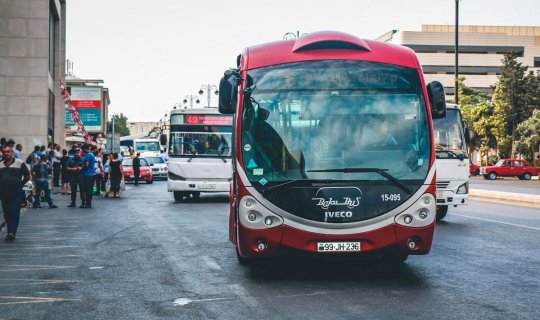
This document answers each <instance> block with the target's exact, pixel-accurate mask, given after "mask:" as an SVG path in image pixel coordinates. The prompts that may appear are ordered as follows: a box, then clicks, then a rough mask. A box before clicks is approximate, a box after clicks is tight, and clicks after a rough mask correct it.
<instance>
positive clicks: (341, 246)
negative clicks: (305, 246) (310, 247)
mask: <svg viewBox="0 0 540 320" xmlns="http://www.w3.org/2000/svg"><path fill="white" fill-rule="evenodd" d="M317 251H318V252H357V251H360V242H319V243H317Z"/></svg>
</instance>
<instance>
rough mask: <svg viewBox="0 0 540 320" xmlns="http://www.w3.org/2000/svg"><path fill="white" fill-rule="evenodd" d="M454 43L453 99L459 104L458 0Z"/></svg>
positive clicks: (457, 0)
mask: <svg viewBox="0 0 540 320" xmlns="http://www.w3.org/2000/svg"><path fill="white" fill-rule="evenodd" d="M455 29H456V30H455V33H456V43H455V48H454V50H455V57H456V62H455V63H456V66H455V72H454V73H455V79H454V100H455V103H456V104H459V93H458V84H459V59H458V56H459V0H456V27H455Z"/></svg>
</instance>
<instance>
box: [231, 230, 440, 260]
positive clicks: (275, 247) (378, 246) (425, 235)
mask: <svg viewBox="0 0 540 320" xmlns="http://www.w3.org/2000/svg"><path fill="white" fill-rule="evenodd" d="M434 231H435V223H432V224H431V225H428V226H427V227H423V228H411V227H405V226H402V225H398V224H390V225H387V226H385V227H382V228H380V229H377V230H372V231H368V232H364V233H357V234H346V235H335V234H319V233H312V232H307V231H303V230H298V229H295V228H292V227H290V226H287V225H281V226H278V227H274V228H268V229H250V228H247V227H245V226H243V225H242V224H241V223H239V224H238V241H237V246H238V251H239V254H240V255H241V256H242V257H270V256H279V255H282V254H284V253H290V252H295V251H296V252H297V253H302V252H304V253H312V254H318V255H329V254H330V255H331V254H342V253H341V252H337V253H334V252H332V253H326V252H318V243H319V242H360V251H358V252H354V253H355V254H363V253H366V254H367V253H376V252H378V251H390V252H392V253H395V254H412V255H421V254H427V253H429V251H430V250H431V244H432V240H433V234H434ZM411 241H414V242H415V244H416V246H415V248H414V249H410V248H409V243H410V242H411ZM261 243H262V244H264V246H261ZM263 247H264V248H263ZM261 248H263V249H262V250H261ZM347 253H349V254H350V253H351V252H347Z"/></svg>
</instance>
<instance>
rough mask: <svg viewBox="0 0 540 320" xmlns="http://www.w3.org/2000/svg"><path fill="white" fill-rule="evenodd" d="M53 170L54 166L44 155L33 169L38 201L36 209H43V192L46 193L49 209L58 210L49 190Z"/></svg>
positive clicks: (35, 205) (35, 204)
mask: <svg viewBox="0 0 540 320" xmlns="http://www.w3.org/2000/svg"><path fill="white" fill-rule="evenodd" d="M51 170H52V165H51V163H50V162H49V161H48V160H47V156H45V155H42V156H41V160H40V161H39V162H38V163H37V164H35V165H34V167H33V168H32V173H33V174H34V178H35V179H36V201H35V203H34V208H36V209H37V208H41V201H40V200H41V190H43V192H44V193H45V200H46V201H47V203H48V204H49V209H54V208H58V207H57V206H55V205H54V203H53V202H52V199H51V189H50V188H49V174H50V172H51Z"/></svg>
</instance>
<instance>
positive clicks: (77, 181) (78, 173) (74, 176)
mask: <svg viewBox="0 0 540 320" xmlns="http://www.w3.org/2000/svg"><path fill="white" fill-rule="evenodd" d="M73 151H74V152H75V154H74V156H73V158H71V159H69V161H68V163H67V170H68V171H69V178H70V186H71V203H70V204H69V206H68V207H76V206H77V187H78V188H79V190H81V208H82V207H84V205H85V198H84V192H82V169H83V159H82V157H81V150H80V149H75V150H73Z"/></svg>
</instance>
